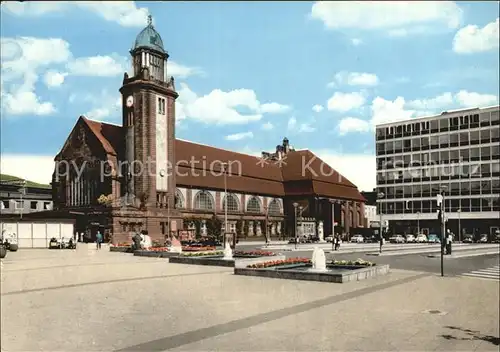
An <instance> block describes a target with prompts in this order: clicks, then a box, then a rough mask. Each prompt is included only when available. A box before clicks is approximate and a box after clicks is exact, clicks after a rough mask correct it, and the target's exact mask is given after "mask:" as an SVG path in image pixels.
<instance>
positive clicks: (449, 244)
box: [446, 232, 453, 255]
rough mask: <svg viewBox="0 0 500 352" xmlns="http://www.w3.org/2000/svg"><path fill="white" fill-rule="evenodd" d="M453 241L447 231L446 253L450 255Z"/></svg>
mask: <svg viewBox="0 0 500 352" xmlns="http://www.w3.org/2000/svg"><path fill="white" fill-rule="evenodd" d="M452 242H453V236H452V234H451V232H448V235H447V236H446V254H448V255H450V254H451V243H452Z"/></svg>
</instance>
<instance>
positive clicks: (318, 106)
mask: <svg viewBox="0 0 500 352" xmlns="http://www.w3.org/2000/svg"><path fill="white" fill-rule="evenodd" d="M323 109H324V107H323V105H319V104H316V105H314V106H313V107H312V110H313V111H314V112H318V113H319V112H322V111H323Z"/></svg>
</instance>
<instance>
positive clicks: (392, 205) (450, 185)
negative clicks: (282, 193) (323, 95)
mask: <svg viewBox="0 0 500 352" xmlns="http://www.w3.org/2000/svg"><path fill="white" fill-rule="evenodd" d="M499 122H500V119H499V106H494V107H486V108H474V109H463V110H456V111H445V112H443V113H441V114H440V115H436V116H429V117H422V118H414V119H410V120H406V121H400V122H396V123H387V124H383V125H378V126H377V127H376V156H377V192H378V193H379V194H380V195H379V199H378V200H377V203H378V208H379V211H380V210H381V211H382V217H383V219H384V220H388V221H389V228H390V231H391V232H393V233H416V232H417V231H418V230H420V231H421V232H424V233H436V234H439V223H438V220H437V211H438V206H437V202H436V195H437V194H438V193H439V192H440V191H441V190H444V191H445V212H446V216H445V218H446V219H447V220H448V223H447V228H449V229H450V230H451V231H453V232H454V233H455V234H460V235H463V234H465V233H467V234H478V235H479V234H488V235H491V234H493V233H494V232H495V231H496V230H498V229H499V227H500V221H499V220H500V212H499V211H500V205H499V195H500V137H499V132H500V127H499Z"/></svg>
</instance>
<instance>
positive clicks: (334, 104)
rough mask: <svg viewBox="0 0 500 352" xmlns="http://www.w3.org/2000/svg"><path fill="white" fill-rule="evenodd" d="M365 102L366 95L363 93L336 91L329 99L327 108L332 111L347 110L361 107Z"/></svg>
mask: <svg viewBox="0 0 500 352" xmlns="http://www.w3.org/2000/svg"><path fill="white" fill-rule="evenodd" d="M364 103H365V97H364V96H363V94H361V93H357V92H354V93H341V92H335V94H333V96H332V97H331V98H330V99H328V102H327V108H328V110H330V111H339V112H347V111H349V110H352V109H356V108H359V107H361V106H362V105H363V104H364Z"/></svg>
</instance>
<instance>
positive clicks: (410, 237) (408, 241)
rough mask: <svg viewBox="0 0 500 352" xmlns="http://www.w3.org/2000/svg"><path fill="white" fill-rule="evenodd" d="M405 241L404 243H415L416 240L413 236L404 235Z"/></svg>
mask: <svg viewBox="0 0 500 352" xmlns="http://www.w3.org/2000/svg"><path fill="white" fill-rule="evenodd" d="M405 241H406V243H415V242H416V238H415V236H413V235H406V238H405Z"/></svg>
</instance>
